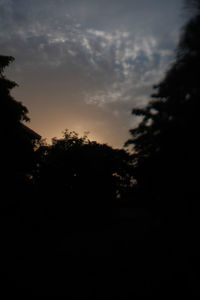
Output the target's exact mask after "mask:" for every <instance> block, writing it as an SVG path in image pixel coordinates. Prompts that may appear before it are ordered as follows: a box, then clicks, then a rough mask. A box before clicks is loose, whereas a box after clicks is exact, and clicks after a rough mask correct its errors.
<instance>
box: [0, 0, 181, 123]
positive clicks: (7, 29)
mask: <svg viewBox="0 0 200 300" xmlns="http://www.w3.org/2000/svg"><path fill="white" fill-rule="evenodd" d="M181 2H182V1H181V0H173V1H172V0H170V1H159V0H148V1H147V0H140V1H138V0H137V1H136V0H124V1H121V0H120V1H119V0H109V1H105V0H92V1H91V0H81V1H80V0H76V1H74V0H73V1H72V0H68V1H62V0H48V1H47V0H43V1H39V0H34V1H33V0H18V1H16V0H0V47H1V52H2V53H3V54H8V55H13V56H14V57H15V58H16V64H15V66H14V68H15V69H14V71H15V72H16V74H20V76H21V77H20V78H22V82H25V83H26V85H27V86H28V87H29V89H30V87H31V86H32V82H34V85H35V86H38V89H37V91H36V94H37V93H38V94H37V95H36V96H35V97H36V98H37V97H38V98H40V96H39V93H41V94H42V91H41V90H42V89H44V88H48V89H49V91H50V94H51V95H49V96H48V99H50V98H52V97H53V96H52V95H54V96H55V97H56V101H57V103H58V102H59V101H61V102H62V105H64V103H63V101H66V103H68V104H69V102H70V101H71V100H70V99H73V103H72V102H71V103H70V105H71V106H74V107H75V106H77V107H79V106H80V105H86V107H90V109H91V107H92V106H95V107H96V108H97V109H101V110H104V111H105V112H109V113H110V114H113V116H115V117H116V118H118V119H120V118H121V119H120V120H121V121H120V122H122V123H123V122H124V123H125V120H126V119H127V114H128V113H129V114H130V111H131V108H132V107H133V106H134V105H137V106H138V105H145V103H146V102H147V101H148V96H149V95H150V94H151V89H152V85H153V84H155V83H157V82H158V81H160V80H161V78H162V77H163V75H164V72H165V71H166V70H167V68H168V66H169V64H170V62H171V61H172V59H173V57H174V48H175V45H176V42H177V36H178V34H177V33H178V30H179V28H180V27H181V25H182V21H181V20H179V19H178V17H177V12H178V10H179V9H180V4H181ZM27 74H29V77H28V76H27ZM55 87H57V89H58V87H59V89H58V90H57V96H56V91H54V89H56V88H55ZM24 88H25V87H24ZM27 93H28V92H27ZM64 95H65V96H64ZM72 95H73V96H72ZM59 97H60V99H61V98H62V100H59ZM63 99H64V100H63ZM30 101H31V100H30ZM43 101H44V102H45V100H43ZM49 101H50V100H49ZM51 101H53V100H51ZM63 107H64V106H63ZM88 109H89V108H88ZM127 126H128V125H127Z"/></svg>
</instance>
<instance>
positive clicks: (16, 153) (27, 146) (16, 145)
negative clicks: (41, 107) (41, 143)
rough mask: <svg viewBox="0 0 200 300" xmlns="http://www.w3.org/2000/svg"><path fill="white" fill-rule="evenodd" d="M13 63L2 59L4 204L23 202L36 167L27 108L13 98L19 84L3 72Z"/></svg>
mask: <svg viewBox="0 0 200 300" xmlns="http://www.w3.org/2000/svg"><path fill="white" fill-rule="evenodd" d="M13 60H14V58H13V57H11V56H3V55H0V105H1V118H0V128H1V129H0V130H1V141H2V142H1V171H2V175H3V176H2V177H1V184H2V187H4V189H5V197H6V199H7V200H6V201H3V200H2V202H1V203H4V204H5V203H6V202H7V203H8V202H9V198H10V199H12V201H15V200H17V199H16V198H17V195H19V194H20V198H21V197H22V195H23V194H26V192H27V191H25V189H26V187H27V184H28V182H29V176H30V173H31V172H32V169H33V167H34V164H35V161H34V147H35V143H36V140H37V138H35V137H34V136H33V135H31V134H30V132H29V130H28V128H27V127H26V126H25V125H24V124H23V122H27V121H29V118H28V116H27V114H28V110H27V108H26V107H25V106H24V105H23V104H22V103H20V102H19V101H16V100H15V99H14V98H13V97H12V96H11V90H12V89H13V88H14V87H16V86H17V84H16V83H15V82H14V81H11V80H9V79H7V78H6V76H5V74H4V69H5V68H6V67H7V66H8V65H9V64H10V63H11V62H13ZM9 195H10V197H9ZM11 195H12V196H11ZM13 195H14V196H13ZM14 199H15V200H14Z"/></svg>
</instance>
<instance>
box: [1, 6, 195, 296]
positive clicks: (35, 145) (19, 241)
mask: <svg viewBox="0 0 200 300" xmlns="http://www.w3.org/2000/svg"><path fill="white" fill-rule="evenodd" d="M187 2H188V4H189V6H190V7H194V16H193V17H192V18H191V20H190V21H189V22H188V23H187V24H186V26H185V27H184V29H183V31H182V35H181V38H180V41H179V44H178V46H177V50H176V58H175V61H174V62H173V64H172V65H171V66H170V68H169V70H168V72H167V73H166V75H165V78H164V79H163V80H162V81H161V82H160V83H159V84H158V85H156V86H155V94H153V95H152V100H151V101H150V102H149V103H148V104H147V106H146V107H143V108H140V109H133V115H137V116H138V115H139V116H141V117H142V120H141V122H140V123H139V124H138V126H137V127H136V128H134V129H131V130H130V133H131V138H130V140H128V141H127V142H126V146H129V147H130V146H132V147H133V151H132V152H131V153H130V152H128V151H126V150H125V149H113V148H112V147H110V146H108V145H107V144H100V143H98V142H95V141H90V140H89V139H88V138H87V136H83V137H80V136H79V135H78V134H77V133H75V132H70V131H68V130H66V131H65V132H64V134H63V138H60V139H56V138H55V139H53V140H52V144H51V145H49V144H46V143H45V142H44V141H43V140H42V139H41V138H40V136H39V135H38V134H36V133H35V132H33V131H32V130H31V129H30V128H29V127H28V126H26V125H25V123H26V122H28V121H29V118H28V110H27V108H26V107H25V106H24V105H23V104H22V103H20V102H19V101H17V100H16V99H14V98H13V97H12V96H11V90H12V89H13V88H14V87H15V86H16V85H17V84H16V83H15V82H12V81H11V80H9V79H8V78H7V77H6V76H5V74H4V70H5V68H6V67H7V66H8V65H9V64H10V63H11V62H12V61H13V60H14V58H13V57H10V56H3V55H1V56H0V99H1V118H0V122H1V133H2V135H1V137H2V143H1V175H2V176H1V202H0V203H1V204H0V209H1V212H0V214H1V271H0V274H1V277H0V280H1V281H0V282H1V291H2V294H3V293H5V295H7V296H27V297H32V296H45V297H51V296H58V297H61V296H71V295H73V296H74V298H75V297H80V296H81V297H82V296H84V297H86V298H88V297H91V296H93V297H101V298H104V297H106V296H107V297H109V298H111V299H112V298H113V299H114V298H119V299H126V298H128V297H130V296H132V297H133V296H161V297H162V296H165V295H167V296H172V295H174V296H183V295H188V296H199V294H200V292H199V283H200V281H199V279H200V278H199V271H198V270H199V265H200V262H199V251H200V249H199V243H198V237H199V229H200V221H199V188H198V171H199V142H198V136H199V132H198V128H199V126H198V125H199V120H198V112H199V109H198V108H199V98H200V85H199V78H200V74H199V70H200V39H199V37H200V5H199V1H187Z"/></svg>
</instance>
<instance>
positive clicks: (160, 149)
mask: <svg viewBox="0 0 200 300" xmlns="http://www.w3.org/2000/svg"><path fill="white" fill-rule="evenodd" d="M188 3H189V4H190V5H191V4H192V5H194V4H195V7H196V11H195V15H194V17H193V18H192V19H191V20H190V21H189V22H188V23H187V24H186V25H185V27H184V29H183V32H182V35H181V38H180V41H179V44H178V47H177V50H176V59H175V62H174V63H173V65H172V66H171V67H170V69H169V70H168V72H167V73H166V76H165V78H164V80H163V81H162V82H161V83H159V84H158V85H156V86H155V87H154V88H155V89H156V93H155V94H153V95H152V98H153V100H152V101H150V102H149V104H148V105H147V106H146V107H145V108H142V109H133V112H132V113H133V114H134V115H137V116H141V117H142V121H141V122H140V124H139V125H138V126H137V127H136V128H134V129H132V130H130V133H131V135H132V138H131V139H130V140H128V141H127V142H126V145H133V150H134V163H135V166H136V167H135V178H136V179H137V181H138V186H140V187H141V188H142V189H143V191H145V192H146V199H147V201H148V200H149V203H150V205H153V203H154V204H155V205H156V206H157V207H158V206H159V205H161V206H164V209H165V210H167V207H168V211H169V210H171V211H173V210H176V208H177V209H178V210H180V209H181V208H183V207H184V208H185V209H186V210H187V208H188V205H189V206H190V208H191V209H192V207H191V206H192V205H191V203H192V202H193V201H194V199H195V197H194V193H195V192H197V191H198V179H197V172H198V170H199V153H198V149H199V146H198V144H199V142H198V136H199V130H198V127H199V121H198V119H199V98H200V88H199V78H200V40H199V37H200V7H199V5H200V2H199V1H192V2H189V1H188ZM189 199H190V201H189ZM192 199H193V201H192ZM193 204H194V203H193ZM196 204H197V202H196Z"/></svg>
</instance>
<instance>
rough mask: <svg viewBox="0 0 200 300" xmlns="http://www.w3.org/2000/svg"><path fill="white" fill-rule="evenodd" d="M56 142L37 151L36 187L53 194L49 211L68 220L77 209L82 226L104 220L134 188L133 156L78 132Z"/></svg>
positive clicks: (48, 198)
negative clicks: (132, 175) (127, 192)
mask: <svg viewBox="0 0 200 300" xmlns="http://www.w3.org/2000/svg"><path fill="white" fill-rule="evenodd" d="M52 142H53V143H52V145H43V146H41V147H40V148H39V149H38V151H37V154H38V156H39V157H40V160H39V168H38V173H37V174H36V184H37V185H38V188H39V190H40V191H41V190H43V191H44V192H45V193H46V194H48V195H49V197H47V203H46V205H47V210H48V209H49V210H51V213H53V214H56V211H57V215H58V216H60V214H64V215H65V217H64V219H67V214H71V213H72V211H74V209H75V213H76V216H77V218H76V222H77V224H80V223H82V226H84V223H87V222H90V225H91V224H92V223H91V222H92V221H91V220H92V219H93V222H96V221H97V220H98V221H100V219H101V220H103V219H104V217H105V216H106V215H108V214H110V210H111V207H112V206H114V205H116V202H117V201H119V199H120V197H122V196H123V195H124V193H125V191H126V189H129V188H130V187H131V185H132V177H131V173H130V170H131V159H130V155H129V154H128V153H127V152H126V151H125V150H119V149H113V148H111V147H110V146H108V145H106V144H99V143H97V142H91V141H90V140H89V139H87V137H86V136H84V137H79V136H78V134H77V133H75V132H68V131H65V133H64V138H63V139H53V141H52ZM50 199H51V200H50ZM68 216H69V215H68ZM89 220H90V221H89ZM95 220H96V221H95ZM110 221H111V219H110ZM92 226H93V225H92Z"/></svg>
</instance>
